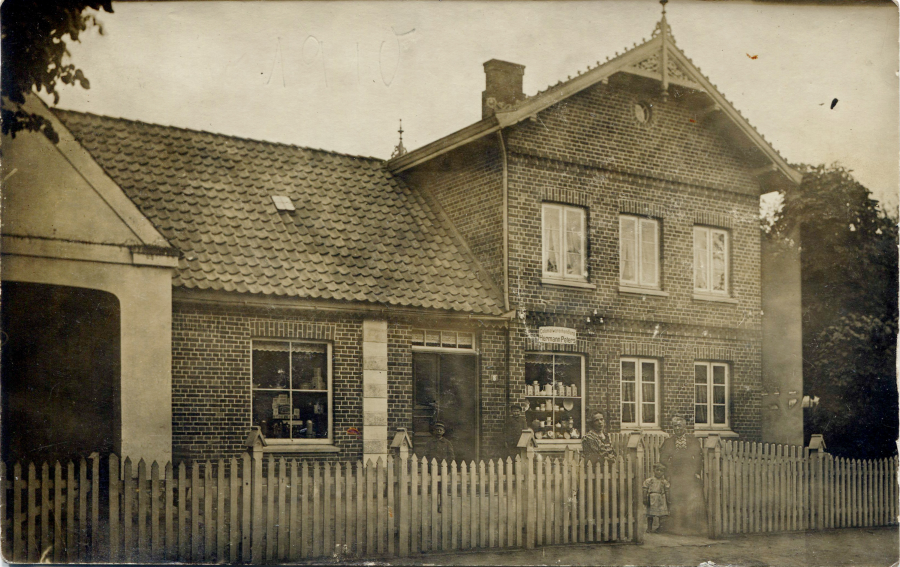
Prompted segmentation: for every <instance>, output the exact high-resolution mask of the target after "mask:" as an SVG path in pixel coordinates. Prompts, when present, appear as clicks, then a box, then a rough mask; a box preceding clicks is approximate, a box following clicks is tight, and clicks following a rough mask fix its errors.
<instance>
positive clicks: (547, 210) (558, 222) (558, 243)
mask: <svg viewBox="0 0 900 567" xmlns="http://www.w3.org/2000/svg"><path fill="white" fill-rule="evenodd" d="M584 212H585V211H584V209H582V208H581V207H571V206H567V205H557V204H552V203H544V206H543V219H542V223H541V225H542V229H543V233H544V235H543V243H544V246H543V276H544V277H545V278H558V279H573V280H581V281H584V280H586V279H587V258H586V256H587V254H586V232H587V231H586V229H585V214H584Z"/></svg>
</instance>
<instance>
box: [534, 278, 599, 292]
mask: <svg viewBox="0 0 900 567" xmlns="http://www.w3.org/2000/svg"><path fill="white" fill-rule="evenodd" d="M541 284H543V285H558V286H561V287H577V288H581V289H597V286H595V285H594V284H592V283H588V282H586V281H583V280H564V279H561V278H548V277H543V278H541Z"/></svg>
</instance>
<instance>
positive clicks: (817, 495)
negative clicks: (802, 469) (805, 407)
mask: <svg viewBox="0 0 900 567" xmlns="http://www.w3.org/2000/svg"><path fill="white" fill-rule="evenodd" d="M809 456H810V465H811V469H812V470H813V471H814V474H815V477H816V480H815V482H814V483H813V485H812V492H813V495H812V496H811V498H810V500H812V499H813V498H814V499H815V500H814V501H813V502H810V505H811V506H812V507H813V508H814V509H815V513H816V526H815V527H816V529H817V530H822V529H825V514H824V504H825V499H824V493H825V490H824V489H825V482H824V478H823V475H822V464H823V463H822V462H823V461H824V460H825V438H824V437H822V436H821V435H818V434H816V435H812V436H811V437H810V439H809Z"/></svg>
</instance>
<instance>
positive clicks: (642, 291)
mask: <svg viewBox="0 0 900 567" xmlns="http://www.w3.org/2000/svg"><path fill="white" fill-rule="evenodd" d="M619 293H633V294H635V295H653V296H656V297H669V292H668V291H663V290H661V289H652V288H647V287H629V286H625V285H620V286H619Z"/></svg>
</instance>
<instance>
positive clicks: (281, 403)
mask: <svg viewBox="0 0 900 567" xmlns="http://www.w3.org/2000/svg"><path fill="white" fill-rule="evenodd" d="M252 367H253V370H252V397H253V401H252V405H253V408H252V416H253V417H252V419H253V425H256V426H259V427H260V428H261V430H262V432H263V435H265V436H266V438H267V439H268V440H269V441H270V442H274V443H278V442H297V443H310V444H323V443H330V442H331V439H332V434H331V423H332V413H331V412H332V408H331V404H332V395H331V394H332V391H331V388H332V378H331V345H330V344H328V343H319V342H305V341H303V342H301V341H269V340H254V341H253V352H252Z"/></svg>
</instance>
